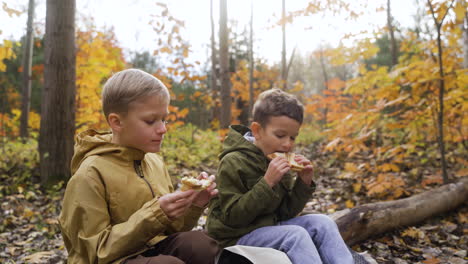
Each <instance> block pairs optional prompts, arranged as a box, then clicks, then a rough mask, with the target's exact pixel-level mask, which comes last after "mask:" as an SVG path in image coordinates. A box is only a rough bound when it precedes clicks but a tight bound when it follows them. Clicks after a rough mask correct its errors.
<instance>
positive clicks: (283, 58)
mask: <svg viewBox="0 0 468 264" xmlns="http://www.w3.org/2000/svg"><path fill="white" fill-rule="evenodd" d="M285 2H286V0H282V1H281V7H282V8H281V20H282V21H281V33H282V49H281V80H282V81H283V85H282V87H283V90H286V88H287V81H288V80H287V77H286V75H287V73H286V3H285Z"/></svg>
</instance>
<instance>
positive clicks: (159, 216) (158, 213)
mask: <svg viewBox="0 0 468 264" xmlns="http://www.w3.org/2000/svg"><path fill="white" fill-rule="evenodd" d="M150 209H151V211H152V212H153V215H154V217H155V218H156V221H158V222H159V223H160V224H161V225H162V226H168V225H170V224H171V222H172V221H171V219H169V217H168V216H167V215H166V214H165V213H164V211H163V210H162V209H161V206H160V204H159V201H158V200H157V199H154V200H153V202H152V203H151V205H150Z"/></svg>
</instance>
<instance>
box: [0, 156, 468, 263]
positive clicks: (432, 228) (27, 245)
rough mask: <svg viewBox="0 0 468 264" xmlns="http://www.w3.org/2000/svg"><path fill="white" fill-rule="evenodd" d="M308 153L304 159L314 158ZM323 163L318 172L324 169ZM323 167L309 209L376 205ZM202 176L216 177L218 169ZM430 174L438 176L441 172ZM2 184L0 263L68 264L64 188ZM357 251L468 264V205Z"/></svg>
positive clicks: (396, 259) (389, 259) (391, 258)
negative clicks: (60, 220) (61, 223)
mask: <svg viewBox="0 0 468 264" xmlns="http://www.w3.org/2000/svg"><path fill="white" fill-rule="evenodd" d="M305 152H306V153H304V155H306V156H308V157H310V155H308V153H307V151H305ZM311 158H312V157H311ZM320 162H321V161H319V162H318V163H319V164H316V166H317V165H319V166H320ZM323 162H324V161H323ZM324 167H325V169H322V170H321V171H319V172H320V175H321V177H320V179H319V180H318V181H317V190H316V192H315V193H314V196H313V198H312V199H311V200H310V201H309V203H308V204H307V207H308V209H312V210H314V211H317V212H320V213H326V214H329V213H332V212H334V211H338V210H342V209H345V208H346V206H347V201H348V200H349V197H350V196H352V200H353V202H354V203H355V205H361V204H366V203H371V202H376V201H377V200H376V199H375V198H370V197H368V196H367V195H366V194H365V193H362V192H357V193H356V192H354V191H353V186H352V184H353V181H352V180H350V179H343V178H341V179H339V178H338V177H335V176H336V175H338V174H339V171H340V170H339V168H335V167H333V166H330V167H328V168H326V166H324ZM198 170H205V171H208V172H209V173H214V172H215V170H214V168H203V167H202V168H198ZM186 171H187V169H186V168H181V169H180V171H176V172H172V174H179V175H181V174H183V173H184V172H186ZM428 173H436V169H435V168H434V169H433V171H432V172H431V171H428ZM2 177H4V176H2ZM0 180H1V182H3V183H5V184H2V186H1V187H0V204H1V209H0V219H1V220H0V221H1V222H0V263H18V264H19V263H66V256H67V252H66V250H65V248H64V244H63V240H62V237H61V235H60V230H59V227H58V222H57V216H58V214H59V212H60V208H61V207H60V203H61V199H62V197H63V189H64V188H63V187H62V186H57V187H56V188H55V189H51V190H48V191H47V192H43V191H41V189H40V188H39V186H38V185H33V186H29V187H26V186H25V187H17V188H16V190H17V191H15V192H9V191H6V190H8V179H7V178H2V179H0ZM433 187H437V186H432V187H431V186H426V187H425V188H422V187H420V186H419V187H416V186H414V187H411V186H410V187H408V189H411V193H412V194H414V193H418V192H422V191H424V190H427V189H430V188H433ZM344 197H346V198H344ZM348 206H349V204H348ZM205 220H206V215H203V216H202V217H201V218H200V221H199V226H198V227H197V228H198V229H201V228H203V225H204V223H205ZM353 249H354V250H355V251H358V252H364V251H365V252H367V253H369V254H370V255H371V256H372V257H373V258H374V259H375V260H376V261H377V262H378V263H386V264H387V263H388V264H390V263H395V264H405V263H424V264H437V263H450V264H462V263H468V257H467V250H468V207H467V204H466V203H465V205H463V206H461V207H459V208H457V209H456V210H453V211H451V212H449V213H447V214H444V215H440V216H437V217H433V218H431V219H427V220H426V221H424V222H421V223H420V224H419V225H417V226H410V227H401V228H398V229H395V230H393V231H392V232H388V233H385V234H383V235H380V236H377V237H374V238H370V239H368V240H366V241H364V242H362V243H360V244H358V245H354V246H353Z"/></svg>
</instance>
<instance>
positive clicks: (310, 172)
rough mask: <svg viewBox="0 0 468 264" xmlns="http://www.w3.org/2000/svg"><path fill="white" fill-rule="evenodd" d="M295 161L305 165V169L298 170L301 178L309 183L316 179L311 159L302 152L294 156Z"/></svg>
mask: <svg viewBox="0 0 468 264" xmlns="http://www.w3.org/2000/svg"><path fill="white" fill-rule="evenodd" d="M294 161H295V162H296V163H298V164H300V165H302V167H303V169H301V170H299V171H298V172H297V175H298V176H299V178H301V180H302V181H303V182H304V183H305V184H307V185H310V184H312V180H313V179H314V167H313V166H312V163H311V162H310V160H308V159H307V158H306V157H304V156H302V155H300V154H296V155H295V156H294Z"/></svg>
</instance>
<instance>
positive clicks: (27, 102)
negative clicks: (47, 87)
mask: <svg viewBox="0 0 468 264" xmlns="http://www.w3.org/2000/svg"><path fill="white" fill-rule="evenodd" d="M33 20H34V0H29V7H28V22H27V33H26V38H25V41H24V53H23V92H22V97H21V118H20V119H21V121H20V137H21V138H23V139H26V138H27V137H28V136H29V133H28V120H29V109H30V108H31V73H32V70H31V67H32V56H33V39H34V33H33Z"/></svg>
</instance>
